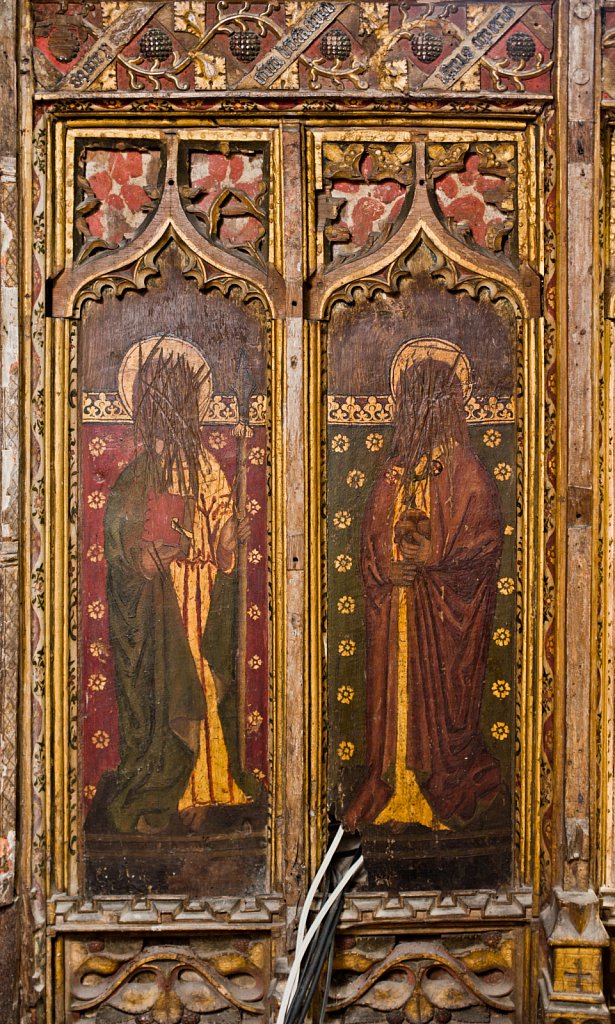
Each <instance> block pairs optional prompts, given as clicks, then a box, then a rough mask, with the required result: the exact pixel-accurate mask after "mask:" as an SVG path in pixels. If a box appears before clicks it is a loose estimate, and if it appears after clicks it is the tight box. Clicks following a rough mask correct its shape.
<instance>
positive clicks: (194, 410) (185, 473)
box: [133, 343, 209, 497]
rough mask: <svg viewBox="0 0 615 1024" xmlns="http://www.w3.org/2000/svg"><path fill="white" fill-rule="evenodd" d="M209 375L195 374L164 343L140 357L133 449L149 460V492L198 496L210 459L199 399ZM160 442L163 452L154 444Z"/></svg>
mask: <svg viewBox="0 0 615 1024" xmlns="http://www.w3.org/2000/svg"><path fill="white" fill-rule="evenodd" d="M208 373H209V370H208V369H207V367H203V368H201V369H195V368H194V367H193V366H191V365H190V363H189V362H188V360H187V359H186V356H185V355H183V354H182V353H179V354H178V353H175V352H168V353H165V352H164V350H163V349H162V348H161V345H160V343H159V344H158V345H155V346H154V348H153V349H152V351H151V352H150V353H149V355H148V356H147V358H146V359H144V360H142V358H141V353H140V352H139V369H138V372H137V375H136V377H135V384H134V393H133V416H134V436H135V444H136V446H137V447H139V448H140V449H141V450H142V451H143V453H144V455H145V457H146V460H147V469H146V472H147V477H148V481H149V486H150V487H152V488H153V489H154V490H156V491H157V492H158V493H162V492H164V491H168V490H171V489H172V488H173V486H179V490H180V493H181V494H183V495H184V496H186V495H193V496H195V497H196V496H197V495H198V488H199V465H200V463H201V461H202V459H203V458H205V459H206V455H205V449H204V446H203V440H202V437H201V429H200V423H199V419H200V417H199V395H200V391H201V387H202V385H203V383H204V380H205V378H206V376H207V375H208ZM158 440H160V441H162V451H161V452H157V451H156V442H157V441H158Z"/></svg>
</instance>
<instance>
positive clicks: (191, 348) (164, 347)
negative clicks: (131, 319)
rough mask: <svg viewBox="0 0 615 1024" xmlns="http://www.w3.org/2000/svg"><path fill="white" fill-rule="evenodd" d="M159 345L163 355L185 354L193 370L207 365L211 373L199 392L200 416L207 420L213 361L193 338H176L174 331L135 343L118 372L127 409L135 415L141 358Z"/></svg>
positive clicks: (118, 381) (120, 387)
mask: <svg viewBox="0 0 615 1024" xmlns="http://www.w3.org/2000/svg"><path fill="white" fill-rule="evenodd" d="M156 346H158V349H159V351H160V353H161V354H163V353H164V354H165V355H169V353H173V355H178V356H179V355H183V356H185V358H186V362H187V363H188V365H189V366H191V367H192V369H193V370H201V369H203V367H205V368H206V370H207V373H205V374H203V382H202V384H201V388H200V394H199V417H200V419H201V420H204V419H205V417H206V416H207V410H208V409H209V402H210V399H211V395H212V391H213V383H212V379H211V370H210V367H209V363H208V362H207V360H206V359H205V356H204V355H203V353H202V352H201V350H200V349H199V348H197V347H196V345H193V344H192V342H191V341H186V340H185V338H174V337H173V335H171V334H156V335H154V336H153V337H151V338H143V339H142V340H141V341H137V342H135V344H134V345H131V347H130V348H129V349H128V352H127V353H126V355H125V356H124V358H123V359H122V362H121V364H120V369H119V372H118V375H117V384H118V391H119V395H120V399H121V402H122V405H123V406H124V408H125V409H126V412H127V413H128V415H129V416H130V417H131V418H132V396H133V389H134V383H135V377H136V376H137V373H138V371H139V359H140V360H141V362H145V360H146V359H147V357H148V356H149V355H150V353H151V352H152V350H153V349H154V348H155V347H156Z"/></svg>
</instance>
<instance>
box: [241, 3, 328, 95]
mask: <svg viewBox="0 0 615 1024" xmlns="http://www.w3.org/2000/svg"><path fill="white" fill-rule="evenodd" d="M345 7H348V4H347V3H342V4H330V3H320V4H316V6H315V7H314V8H313V9H312V10H311V11H309V12H308V13H307V14H306V15H305V17H304V18H302V19H301V21H299V22H297V24H296V25H294V26H293V28H292V29H291V30H290V31H289V32H288V33H287V34H286V35H285V36H283V37H282V39H280V41H279V43H277V44H276V46H274V48H273V52H271V53H268V54H267V56H266V58H265V59H264V60H262V61H260V63H259V64H257V66H256V67H255V68H254V69H253V70H252V71H250V73H249V74H248V75H246V76H245V78H243V79H242V80H241V82H240V83H239V86H238V88H239V89H259V88H260V89H263V88H265V89H266V88H269V86H271V85H273V83H274V82H276V81H277V80H278V78H279V77H280V75H281V74H282V72H283V71H286V69H287V68H289V67H290V66H291V64H294V62H295V61H296V59H297V57H299V56H300V54H302V53H303V51H304V50H306V49H307V47H308V46H309V45H310V43H313V42H314V40H315V39H316V38H317V37H318V36H319V35H320V33H321V32H322V30H323V29H325V28H326V27H327V25H330V24H331V22H332V21H335V19H336V18H337V17H338V16H339V15H340V14H341V13H342V11H343V10H344V8H345Z"/></svg>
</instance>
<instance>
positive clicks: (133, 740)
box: [105, 339, 249, 834]
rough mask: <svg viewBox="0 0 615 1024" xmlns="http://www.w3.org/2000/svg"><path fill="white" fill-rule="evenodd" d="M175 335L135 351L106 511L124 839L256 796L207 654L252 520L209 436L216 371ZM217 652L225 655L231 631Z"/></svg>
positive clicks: (117, 816) (114, 817)
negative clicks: (241, 515) (124, 455)
mask: <svg viewBox="0 0 615 1024" xmlns="http://www.w3.org/2000/svg"><path fill="white" fill-rule="evenodd" d="M171 341H172V342H174V344H169V339H149V340H148V342H147V343H143V345H144V347H143V350H142V349H141V347H139V352H138V366H137V367H136V369H134V368H133V374H132V377H131V378H130V382H131V384H132V401H131V406H132V413H133V420H134V434H135V448H136V455H135V458H134V459H133V461H132V462H131V463H130V464H129V465H128V466H126V467H125V469H124V470H123V471H122V473H121V474H120V476H119V477H118V479H117V481H116V483H115V485H114V487H113V489H112V491H111V493H110V495H109V500H108V504H107V510H106V515H105V557H106V560H107V598H108V606H109V628H110V639H111V645H112V650H113V658H114V665H115V676H116V694H117V704H118V717H119V731H120V763H119V766H118V769H117V773H116V779H115V787H114V791H113V792H112V793H111V794H110V800H109V804H108V807H107V815H108V818H109V822H110V824H111V825H112V826H113V827H114V828H115V829H117V830H118V831H120V832H134V831H136V832H140V833H142V834H149V833H158V832H161V831H164V830H165V829H169V827H170V826H174V827H177V824H178V820H179V819H178V818H177V814H178V812H181V811H183V812H188V817H189V813H190V810H191V809H194V808H197V807H200V806H205V805H209V804H213V803H217V804H239V803H244V802H246V801H247V800H248V799H249V796H248V794H247V793H246V792H244V789H243V788H242V785H241V783H242V782H243V777H242V773H241V772H240V771H239V768H238V765H237V763H236V746H237V744H236V733H237V727H238V726H237V721H236V717H235V719H234V720H232V712H233V708H232V701H231V702H230V703H229V701H228V700H227V702H226V708H227V720H226V721H224V722H223V721H222V720H221V716H220V710H219V703H220V702H221V696H222V695H221V694H220V692H219V691H220V687H221V686H223V685H224V682H225V675H226V676H227V679H226V682H227V683H228V675H229V673H228V672H225V670H224V668H222V667H220V668H219V669H218V674H217V676H216V677H215V678H214V673H213V672H212V668H211V664H210V661H212V662H213V661H215V658H216V657H217V658H218V661H220V651H219V650H217V651H214V650H213V649H212V650H211V657H210V656H209V650H208V648H209V647H210V645H211V629H209V635H208V626H209V627H211V623H209V619H210V616H212V617H213V619H215V622H216V627H217V628H218V629H219V627H220V621H223V622H226V627H227V630H226V631H227V632H229V630H230V629H231V628H232V609H229V608H227V614H226V615H224V614H220V612H219V611H217V610H216V609H215V608H214V607H213V602H214V601H216V600H217V598H216V596H215V591H216V580H217V578H218V577H226V578H227V580H228V582H229V586H230V590H229V591H228V593H232V588H233V577H234V570H235V562H236V547H237V541H238V537H240V536H241V535H242V531H243V532H245V530H246V529H247V523H246V521H245V520H244V521H243V522H241V523H239V524H238V521H237V517H236V514H235V509H234V502H233V497H232V493H231V487H230V486H229V483H228V481H227V479H226V477H225V475H224V473H223V471H222V469H221V467H220V465H219V464H218V462H217V461H216V460H215V459H214V457H213V456H212V455H211V453H209V452H208V451H206V449H205V447H204V445H203V442H202V438H201V431H200V425H199V424H200V414H201V413H202V408H201V407H202V404H203V394H204V391H205V393H206V394H207V396H208V395H209V394H210V393H211V384H209V387H208V388H207V384H208V381H207V379H206V377H208V375H209V370H208V367H207V364H206V363H205V361H204V360H203V359H202V356H201V355H200V353H197V352H196V350H194V352H191V351H190V350H191V349H192V348H193V347H192V346H188V343H185V342H181V340H178V339H174V340H173V339H171ZM182 345H183V346H185V351H183V350H182V349H181V346H182ZM195 353H196V355H195ZM207 400H208V398H207ZM219 589H220V588H218V590H219ZM228 593H227V595H226V596H228ZM217 645H218V647H219V648H220V649H222V651H223V653H224V654H228V653H229V644H228V643H226V644H225V637H224V635H223V634H220V635H219V636H218V638H217ZM231 675H232V673H231ZM243 774H245V773H243Z"/></svg>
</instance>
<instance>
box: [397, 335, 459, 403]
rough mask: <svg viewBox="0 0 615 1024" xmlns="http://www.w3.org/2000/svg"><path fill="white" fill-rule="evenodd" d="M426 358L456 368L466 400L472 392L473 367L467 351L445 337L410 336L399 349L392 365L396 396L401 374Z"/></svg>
mask: <svg viewBox="0 0 615 1024" xmlns="http://www.w3.org/2000/svg"><path fill="white" fill-rule="evenodd" d="M425 359H437V360H438V362H440V363H446V365H447V366H450V367H451V368H452V369H454V370H455V373H456V375H457V378H458V380H459V383H460V384H461V389H462V391H463V399H464V402H468V401H469V399H470V396H471V394H472V367H471V366H470V360H469V359H468V357H467V355H466V354H465V352H464V351H463V350H462V349H460V348H459V346H458V345H455V344H454V343H453V342H452V341H446V340H445V339H444V338H410V340H409V341H404V342H403V344H402V345H400V347H399V348H398V349H397V352H396V353H395V356H394V358H393V363H392V365H391V394H392V396H393V398H395V393H396V391H397V384H398V382H399V378H400V375H401V374H402V373H403V371H404V370H406V369H407V368H408V366H412V365H413V364H414V363H422V362H423V360H425Z"/></svg>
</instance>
